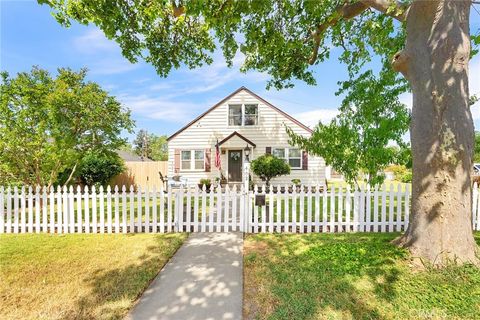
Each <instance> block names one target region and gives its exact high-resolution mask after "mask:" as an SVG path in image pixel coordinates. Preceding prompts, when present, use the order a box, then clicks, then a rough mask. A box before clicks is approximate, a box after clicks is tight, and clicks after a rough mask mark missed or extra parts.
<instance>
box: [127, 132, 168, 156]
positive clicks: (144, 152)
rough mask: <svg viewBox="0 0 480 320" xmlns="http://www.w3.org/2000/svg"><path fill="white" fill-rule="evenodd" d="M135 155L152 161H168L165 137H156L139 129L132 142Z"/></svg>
mask: <svg viewBox="0 0 480 320" xmlns="http://www.w3.org/2000/svg"><path fill="white" fill-rule="evenodd" d="M133 148H134V150H135V153H136V154H137V155H139V156H141V157H145V158H148V159H150V160H154V161H166V160H168V142H167V136H166V135H160V136H157V135H156V134H153V133H150V134H149V133H148V132H147V131H146V130H144V129H140V130H139V131H138V133H137V136H136V137H135V140H134V141H133Z"/></svg>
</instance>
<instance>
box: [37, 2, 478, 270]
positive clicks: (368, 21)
mask: <svg viewBox="0 0 480 320" xmlns="http://www.w3.org/2000/svg"><path fill="white" fill-rule="evenodd" d="M39 2H40V3H47V4H49V5H50V6H51V7H52V8H54V9H55V12H54V15H55V17H56V18H57V20H58V21H59V22H60V23H62V24H64V25H68V24H69V23H70V20H71V19H75V20H77V21H79V22H81V23H84V24H88V23H94V24H96V25H97V26H98V27H99V28H100V29H101V30H103V32H104V33H105V34H106V36H107V37H108V38H110V39H114V40H115V41H116V42H118V43H119V44H120V47H121V48H122V52H123V55H124V56H125V57H127V58H128V59H129V60H130V61H132V62H136V61H137V60H138V59H144V60H145V61H147V62H149V63H151V64H152V65H153V66H154V67H155V68H156V70H157V72H158V74H159V75H161V76H166V75H167V74H168V73H169V72H170V71H171V69H172V68H179V67H180V66H182V65H186V66H188V67H190V68H193V67H198V66H201V65H203V64H205V63H207V64H208V63H211V62H212V53H213V52H214V50H215V49H216V48H217V46H219V47H220V48H221V50H222V51H223V54H224V56H225V58H226V61H227V63H229V64H230V65H231V64H232V60H233V58H234V57H235V56H236V55H237V53H238V52H241V53H242V54H243V56H244V63H243V66H242V70H243V71H247V70H251V69H255V70H259V71H262V72H266V73H268V74H269V75H271V79H270V81H269V82H268V86H274V87H276V88H283V87H290V86H292V85H293V80H295V79H300V80H303V81H305V82H306V83H308V84H315V76H314V70H315V68H314V66H315V65H317V64H320V63H321V62H323V61H324V60H326V59H328V58H329V57H330V55H331V53H332V50H335V49H336V48H340V50H341V51H337V52H335V54H336V55H337V53H339V54H338V57H339V60H340V62H342V63H344V64H345V65H346V67H347V71H348V79H345V81H343V82H340V88H341V89H340V94H341V95H342V97H343V103H342V106H341V108H342V110H341V111H342V115H340V116H339V117H338V118H337V119H335V122H334V123H333V124H331V125H327V126H325V125H322V124H321V125H320V126H319V127H318V128H317V129H316V136H314V137H313V138H312V140H311V141H310V142H309V141H306V140H302V139H301V138H300V137H295V136H293V137H292V140H293V141H296V142H298V143H299V144H300V145H302V144H303V145H305V146H306V147H307V149H310V150H312V151H313V153H317V154H320V153H323V151H322V150H320V149H321V146H320V147H319V148H318V149H316V147H315V146H314V145H313V142H318V141H320V140H321V139H320V137H319V136H318V134H319V132H320V131H324V132H325V133H327V134H328V139H326V140H327V141H329V142H330V143H332V144H335V143H337V145H340V144H338V141H336V139H339V137H340V138H341V139H344V141H342V142H343V143H346V145H347V147H345V148H342V149H341V150H340V151H339V152H340V154H338V155H337V156H341V157H343V156H345V155H347V156H350V155H349V153H353V152H359V153H361V152H364V153H365V155H364V156H362V158H355V155H353V156H352V157H350V159H353V160H351V162H352V163H354V165H355V166H356V167H357V168H360V167H362V166H364V167H365V169H366V170H367V171H369V172H370V171H371V172H373V171H375V170H374V169H373V168H374V167H377V168H378V166H380V167H381V166H382V165H383V164H384V163H386V162H388V159H391V158H392V155H391V154H390V152H389V151H386V148H385V146H386V143H387V141H389V140H393V141H397V140H398V139H399V133H401V132H402V130H404V129H405V126H404V125H405V121H404V120H405V116H404V115H405V113H404V112H403V111H402V108H403V106H402V105H401V104H400V102H399V99H398V95H399V94H400V93H403V92H406V91H408V90H409V89H411V90H412V93H413V96H414V99H413V107H412V117H411V123H410V136H411V145H412V155H413V157H412V158H413V170H414V173H413V177H414V179H413V188H412V211H411V212H412V214H411V219H410V220H409V221H410V224H409V227H408V230H407V232H406V233H405V235H404V236H402V240H401V241H399V242H397V243H398V244H400V245H403V246H406V247H409V249H410V251H411V252H412V253H414V255H416V256H420V257H423V258H426V259H427V260H429V261H431V262H432V263H435V264H444V263H447V262H448V261H456V260H457V258H459V260H462V261H473V260H475V259H476V257H475V250H476V245H475V242H474V240H473V236H472V233H471V219H469V215H470V214H471V204H470V203H469V202H470V200H471V186H470V175H469V167H470V166H471V153H472V146H473V121H472V117H471V112H470V110H469V109H468V108H467V107H468V103H469V102H471V101H469V96H468V95H469V92H468V59H469V58H470V57H471V56H472V55H473V54H475V53H476V52H477V51H478V50H477V48H476V47H475V45H478V44H479V43H480V40H479V39H480V38H479V36H478V35H473V36H472V37H471V35H470V33H471V32H470V30H469V16H470V14H469V13H470V5H471V1H444V0H430V1H421V0H417V1H413V0H412V1H411V0H406V1H404V2H399V1H395V0H325V1H302V0H298V1H291V0H263V1H257V0H243V1H224V0H211V1H203V0H192V1H182V0H173V1H137V0H133V1H100V2H98V1H91V0H39ZM469 41H471V43H468V42H469ZM472 42H473V45H474V49H473V50H471V44H472ZM379 65H380V67H378V66H379ZM370 70H371V71H370ZM407 81H408V85H407ZM382 86H383V89H382V90H381V93H380V95H372V94H371V92H372V91H375V90H377V89H378V88H380V87H382ZM370 87H372V88H373V89H372V90H369V89H370ZM377 92H378V91H377ZM382 99H384V102H385V103H387V105H388V106H392V108H393V109H395V111H394V112H393V113H392V112H389V111H388V110H385V109H382V108H381V107H379V101H380V100H382ZM363 108H366V109H367V110H366V111H363V110H362V109H363ZM371 109H373V110H375V111H377V110H378V112H379V113H380V114H381V115H382V117H377V118H376V120H377V122H378V125H377V126H375V125H373V121H374V120H375V114H374V113H373V112H372V114H371V115H370V114H368V113H369V112H370V110H371ZM364 113H365V114H364ZM396 115H399V117H397V116H396ZM407 121H408V120H407ZM402 128H403V129H402ZM355 129H358V132H354V130H355ZM389 130H392V131H393V132H388V131H389ZM372 133H374V134H375V135H377V137H376V138H374V137H372V136H370V134H372ZM343 136H346V138H344V137H343ZM376 139H378V141H377V140H376ZM355 142H357V143H358V145H354V143H355ZM325 147H327V146H325ZM375 151H377V153H375ZM374 156H375V159H374V158H373V157H374ZM341 165H342V167H344V168H346V167H347V166H346V165H345V164H341ZM339 166H340V164H339ZM445 181H448V182H449V183H445ZM465 202H467V203H465ZM445 225H448V231H446V228H445ZM427 229H428V231H427V232H426V231H425V230H427ZM439 256H440V258H438V257H439ZM437 258H438V259H437Z"/></svg>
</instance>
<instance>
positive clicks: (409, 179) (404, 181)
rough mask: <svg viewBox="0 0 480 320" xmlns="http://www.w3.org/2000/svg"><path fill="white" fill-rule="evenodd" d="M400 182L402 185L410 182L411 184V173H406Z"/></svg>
mask: <svg viewBox="0 0 480 320" xmlns="http://www.w3.org/2000/svg"><path fill="white" fill-rule="evenodd" d="M400 181H402V182H403V183H410V182H412V172H411V171H408V172H406V173H405V174H404V175H403V176H402V179H401V180H400Z"/></svg>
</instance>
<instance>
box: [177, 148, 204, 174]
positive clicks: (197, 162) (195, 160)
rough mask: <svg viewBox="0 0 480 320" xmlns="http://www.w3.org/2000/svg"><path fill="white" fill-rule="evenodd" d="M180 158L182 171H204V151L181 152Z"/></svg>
mask: <svg viewBox="0 0 480 320" xmlns="http://www.w3.org/2000/svg"><path fill="white" fill-rule="evenodd" d="M192 154H193V157H192ZM181 157H182V158H181V169H182V170H205V151H204V150H183V151H182V155H181Z"/></svg>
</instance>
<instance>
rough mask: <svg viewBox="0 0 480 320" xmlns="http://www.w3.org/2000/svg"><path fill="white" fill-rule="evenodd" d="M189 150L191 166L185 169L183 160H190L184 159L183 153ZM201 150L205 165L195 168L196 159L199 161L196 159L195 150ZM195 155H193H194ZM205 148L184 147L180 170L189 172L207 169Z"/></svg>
mask: <svg viewBox="0 0 480 320" xmlns="http://www.w3.org/2000/svg"><path fill="white" fill-rule="evenodd" d="M185 151H188V152H190V168H189V169H185V168H183V162H184V161H188V160H182V153H183V152H185ZM196 151H201V152H202V154H203V159H202V160H203V167H202V168H201V169H195V161H199V160H200V159H199V160H196V159H195V152H196ZM192 155H193V157H192ZM205 156H206V155H205V149H182V150H180V172H189V171H205Z"/></svg>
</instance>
